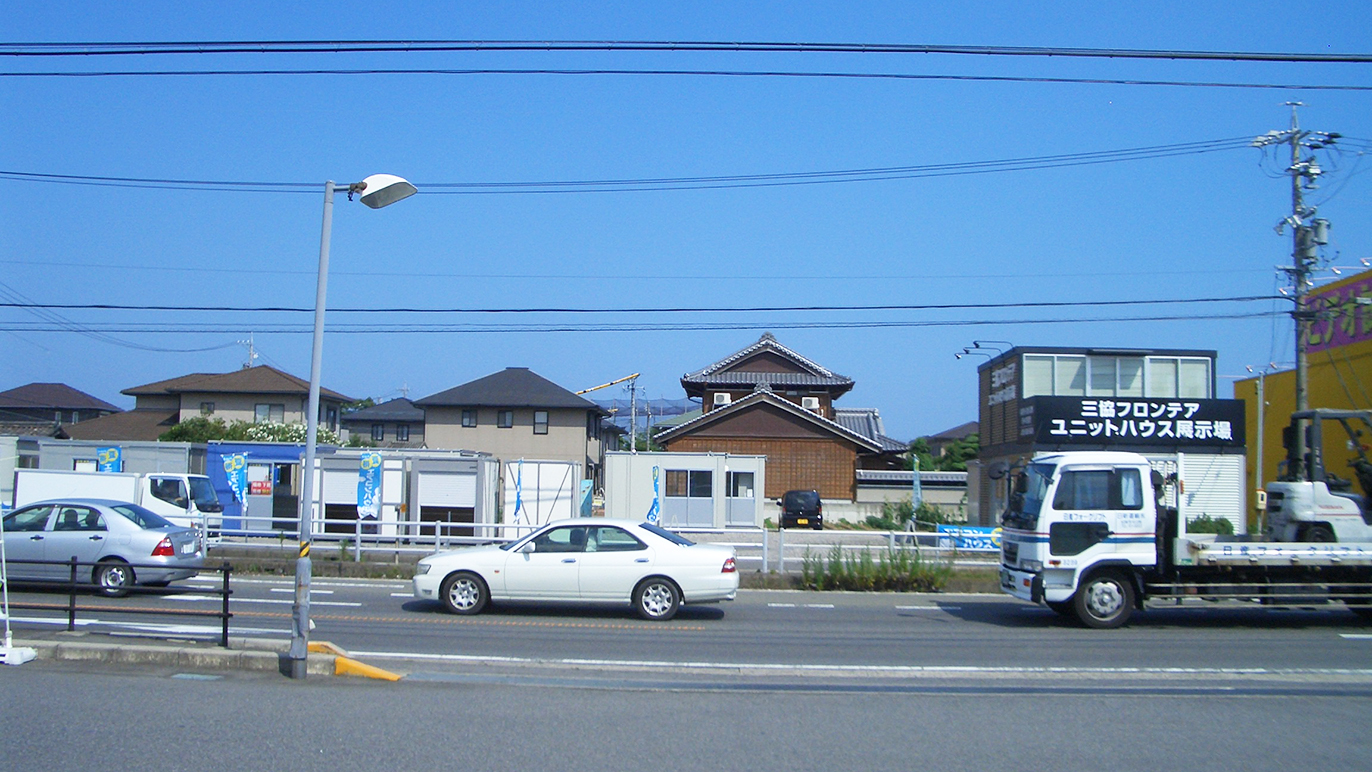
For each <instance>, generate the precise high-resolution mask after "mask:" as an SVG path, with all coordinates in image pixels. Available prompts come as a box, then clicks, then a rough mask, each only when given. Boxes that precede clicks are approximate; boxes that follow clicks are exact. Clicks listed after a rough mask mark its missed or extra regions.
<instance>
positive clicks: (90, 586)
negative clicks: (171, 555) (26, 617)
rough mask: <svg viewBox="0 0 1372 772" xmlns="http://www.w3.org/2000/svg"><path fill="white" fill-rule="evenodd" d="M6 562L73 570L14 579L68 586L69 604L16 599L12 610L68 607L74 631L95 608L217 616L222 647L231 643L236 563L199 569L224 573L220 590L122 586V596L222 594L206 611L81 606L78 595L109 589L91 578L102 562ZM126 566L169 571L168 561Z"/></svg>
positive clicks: (69, 628) (69, 625)
mask: <svg viewBox="0 0 1372 772" xmlns="http://www.w3.org/2000/svg"><path fill="white" fill-rule="evenodd" d="M6 562H7V563H9V564H10V565H16V564H23V565H46V566H65V567H67V568H68V569H69V571H68V578H67V579H66V580H65V581H63V580H46V581H44V580H29V579H18V580H16V579H13V578H11V583H14V582H16V581H17V582H21V583H23V584H26V585H33V586H35V587H43V588H47V589H51V588H58V589H64V590H66V591H67V602H66V604H65V605H58V604H53V603H15V602H13V601H11V602H10V604H9V607H10V608H11V609H27V610H30V611H53V610H58V609H62V610H65V611H66V614H67V631H68V632H71V631H74V630H76V618H77V614H78V612H95V611H98V612H100V613H101V614H152V615H164V616H180V617H201V618H204V617H213V618H216V619H218V620H220V636H219V645H220V646H223V647H225V648H228V646H229V619H230V618H232V617H233V614H231V613H229V595H231V594H232V590H231V589H230V588H229V578H230V575H231V574H232V573H233V566H231V565H230V564H229V563H223V564H222V565H220V566H217V567H216V566H205V567H203V568H201V569H199V570H200V573H202V574H203V573H217V574H219V575H220V579H221V581H220V586H219V589H217V590H216V589H210V590H206V589H204V588H201V587H176V586H167V587H149V586H143V585H136V584H135V585H128V586H126V587H121V588H119V593H120V594H121V595H122V594H129V595H158V596H165V595H186V594H190V593H196V594H199V595H205V594H209V595H218V596H220V597H221V599H222V601H223V603H222V605H221V608H220V609H219V610H218V611H205V610H201V609H184V608H183V609H171V608H152V607H146V606H137V607H135V606H114V605H108V604H102V605H99V606H95V605H81V604H78V603H77V598H78V596H81V597H84V596H88V595H94V594H99V593H102V592H103V591H104V590H106V588H105V587H102V586H101V585H99V584H96V583H95V582H93V581H90V580H91V579H92V578H93V577H92V573H93V571H92V570H90V569H94V568H95V567H96V566H98V565H100V564H99V563H89V562H84V561H80V560H77V559H76V558H74V557H73V558H72V559H70V560H8V561H6ZM125 565H127V566H128V567H130V568H132V569H134V572H135V574H137V571H138V569H140V568H146V569H163V570H165V569H166V568H167V566H166V565H164V564H150V563H126V564H125ZM82 568H86V569H88V570H84V571H82V570H80V569H82Z"/></svg>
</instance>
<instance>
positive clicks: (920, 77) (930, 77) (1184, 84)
mask: <svg viewBox="0 0 1372 772" xmlns="http://www.w3.org/2000/svg"><path fill="white" fill-rule="evenodd" d="M277 75H286V76H289V75H454V76H465V75H583V76H595V75H601V76H605V75H651V76H678V77H727V78H828V79H859V80H911V81H950V82H957V81H965V82H981V83H1051V84H1065V85H1088V86H1165V87H1178V88H1236V89H1272V90H1284V91H1372V86H1357V85H1346V84H1332V83H1253V82H1238V81H1196V80H1153V79H1143V78H1063V77H1045V76H1029V75H940V74H927V73H924V74H920V73H886V72H813V71H811V72H803V71H788V70H681V69H671V70H654V69H632V70H629V69H603V68H599V69H550V68H480V69H472V68H466V69H451V68H433V67H421V68H416V67H401V68H384V69H383V68H357V69H319V68H308V69H306V68H297V69H274V70H261V69H255V70H243V69H232V70H226V69H219V70H203V69H202V70H65V71H63V70H57V71H32V72H0V78H120V77H123V78H153V77H221V76H223V77H232V76H277Z"/></svg>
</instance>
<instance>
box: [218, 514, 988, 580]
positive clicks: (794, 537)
mask: <svg viewBox="0 0 1372 772" xmlns="http://www.w3.org/2000/svg"><path fill="white" fill-rule="evenodd" d="M315 523H316V526H317V527H319V528H322V529H323V532H321V533H314V534H312V535H311V539H312V540H313V541H314V542H316V543H318V542H328V541H331V542H334V543H337V544H338V545H339V548H340V550H341V551H343V552H344V553H350V554H351V555H352V557H353V559H354V560H361V559H362V557H363V555H364V554H366V553H368V552H384V553H387V554H390V555H401V554H410V555H414V556H416V557H417V556H421V555H427V554H429V553H432V552H435V551H437V550H442V549H447V548H450V547H458V546H462V545H471V544H491V543H501V542H507V541H513V540H515V539H518V538H520V537H521V536H524V535H525V534H527V533H530V532H532V531H534V530H536V529H538V528H541V527H542V526H543V525H544V524H542V523H534V524H530V523H518V524H514V523H446V522H424V523H416V522H415V521H413V520H385V519H377V520H367V521H365V522H364V521H359V520H355V519H346V520H343V519H338V520H316V521H315ZM930 525H932V524H930ZM345 528H348V529H351V532H348V531H345V530H344V529H345ZM667 530H670V531H674V532H677V533H680V534H682V535H684V536H687V537H688V538H691V539H694V540H696V541H701V542H708V543H711V544H720V545H723V546H729V547H733V548H734V550H735V551H736V552H737V553H738V562H739V564H740V567H743V566H745V565H747V566H750V567H752V568H753V569H754V570H757V571H762V572H767V571H773V570H775V571H781V572H786V571H791V570H798V567H799V565H800V564H801V563H802V562H803V561H804V559H805V556H806V555H807V554H810V555H814V554H815V553H819V552H822V553H826V554H827V553H829V552H830V551H831V550H833V548H834V547H835V546H837V547H838V548H839V549H840V550H841V551H842V552H844V553H860V552H864V551H865V552H870V553H873V554H874V556H875V553H878V552H884V551H886V550H888V549H895V548H902V549H913V550H915V551H916V552H918V553H919V554H920V556H921V557H928V558H931V559H934V560H954V561H957V562H966V563H972V564H977V563H986V562H988V561H989V560H992V559H993V558H994V557H995V556H996V555H997V554H998V553H999V547H998V546H997V547H995V548H994V549H967V548H965V547H962V548H960V547H958V546H956V544H957V541H956V540H955V539H953V538H951V537H950V536H949V534H944V533H936V532H934V531H908V530H907V531H857V530H854V531H848V530H841V529H832V528H831V529H826V530H820V531H814V530H810V529H782V530H768V529H763V528H757V527H733V528H694V527H668V528H667ZM388 531H389V533H388ZM297 535H298V534H296V533H294V532H289V533H288V532H285V531H282V532H279V533H274V534H272V535H271V537H269V538H262V537H250V536H240V535H223V536H221V537H220V540H219V542H218V543H219V544H220V545H243V546H252V547H256V548H266V549H279V550H280V551H282V552H289V553H291V554H294V553H295V552H296V550H297V545H296V539H297Z"/></svg>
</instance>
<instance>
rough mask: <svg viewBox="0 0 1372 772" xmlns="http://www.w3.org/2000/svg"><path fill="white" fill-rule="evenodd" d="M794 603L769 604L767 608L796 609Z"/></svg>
mask: <svg viewBox="0 0 1372 772" xmlns="http://www.w3.org/2000/svg"><path fill="white" fill-rule="evenodd" d="M795 607H796V604H794V603H768V604H767V608H795Z"/></svg>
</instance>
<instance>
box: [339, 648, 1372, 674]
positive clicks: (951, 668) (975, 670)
mask: <svg viewBox="0 0 1372 772" xmlns="http://www.w3.org/2000/svg"><path fill="white" fill-rule="evenodd" d="M352 656H353V657H357V658H362V657H374V658H377V659H399V660H413V661H429V662H466V663H484V664H491V665H568V666H575V667H588V666H589V667H610V668H672V669H683V670H707V669H726V670H808V671H826V670H827V671H844V672H877V673H893V674H900V673H910V674H919V673H925V674H932V675H941V674H964V673H971V674H997V675H1007V674H1008V675H1053V674H1064V673H1066V674H1087V675H1140V674H1142V675H1343V676H1360V677H1372V668H1268V667H1010V666H1006V667H992V666H979V665H929V666H926V665H800V664H785V663H779V662H668V661H663V660H616V659H537V658H534V657H500V656H483V655H479V654H417V653H409V652H399V651H356V650H353V651H352Z"/></svg>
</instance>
